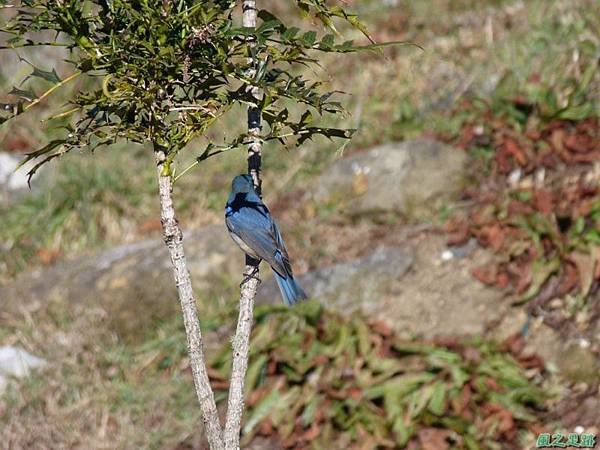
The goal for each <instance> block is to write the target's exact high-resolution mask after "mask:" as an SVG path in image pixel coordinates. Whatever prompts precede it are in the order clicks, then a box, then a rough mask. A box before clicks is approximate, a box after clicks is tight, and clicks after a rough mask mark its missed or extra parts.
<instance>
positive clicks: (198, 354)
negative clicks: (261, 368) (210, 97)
mask: <svg viewBox="0 0 600 450" xmlns="http://www.w3.org/2000/svg"><path fill="white" fill-rule="evenodd" d="M155 155H156V164H157V170H158V186H159V194H160V209H161V211H160V212H161V214H160V217H161V223H162V227H163V236H164V240H165V244H166V245H167V248H168V249H169V254H170V255H171V262H172V263H173V272H174V275H175V284H176V285H177V291H178V293H179V301H180V303H181V310H182V313H183V324H184V326H185V333H186V336H187V346H188V354H189V357H190V366H191V368H192V375H193V378H194V386H195V388H196V395H197V397H198V401H199V402H200V407H201V409H202V419H203V421H204V426H205V430H206V436H207V438H208V442H209V445H210V448H211V450H222V449H224V443H223V432H222V429H221V424H220V422H219V413H218V411H217V406H216V403H215V397H214V394H213V391H212V389H211V387H210V381H209V379H208V373H207V371H206V360H205V358H204V351H203V348H202V334H201V332H200V322H199V321H198V309H197V307H196V301H195V299H194V293H193V291H192V280H191V278H190V272H189V270H188V268H187V264H186V260H185V254H184V251H183V233H182V232H181V228H180V227H179V223H178V221H177V218H176V217H175V210H174V208H173V199H172V190H173V183H172V178H171V174H169V173H166V174H165V173H164V162H165V159H166V155H165V152H164V150H162V149H160V148H155Z"/></svg>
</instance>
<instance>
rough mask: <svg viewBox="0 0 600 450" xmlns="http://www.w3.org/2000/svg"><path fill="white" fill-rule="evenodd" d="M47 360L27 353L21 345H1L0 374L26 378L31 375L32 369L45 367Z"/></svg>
mask: <svg viewBox="0 0 600 450" xmlns="http://www.w3.org/2000/svg"><path fill="white" fill-rule="evenodd" d="M46 364H47V363H46V361H45V360H43V359H42V358H38V357H37V356H33V355H32V354H30V353H27V352H26V351H25V350H23V349H22V348H19V347H12V346H4V347H0V375H3V376H8V377H15V378H24V377H27V376H29V373H30V371H31V369H37V368H40V367H44V366H45V365H46Z"/></svg>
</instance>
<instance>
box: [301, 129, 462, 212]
mask: <svg viewBox="0 0 600 450" xmlns="http://www.w3.org/2000/svg"><path fill="white" fill-rule="evenodd" d="M466 161H467V158H466V155H465V153H464V152H462V151H460V150H458V149H454V148H452V147H449V146H447V145H445V144H441V143H439V142H436V141H433V140H430V139H415V140H410V141H405V142H401V143H396V144H387V145H382V146H379V147H375V148H373V149H371V150H368V151H365V152H361V153H358V154H356V155H353V156H350V157H348V158H344V159H341V160H340V161H337V162H336V163H334V164H333V165H332V166H331V167H330V168H329V169H328V170H326V171H325V172H324V173H323V174H322V175H321V177H320V178H319V180H318V181H317V182H316V183H315V186H317V188H316V191H315V192H314V194H313V195H312V198H313V199H314V200H315V201H317V202H319V203H335V204H336V205H337V206H339V207H341V208H342V209H344V210H345V211H346V212H347V213H349V214H350V215H354V216H355V215H364V214H381V213H393V214H401V215H404V216H407V217H413V218H419V217H426V216H429V215H431V214H432V213H433V212H435V211H436V210H437V209H438V208H439V207H440V206H441V205H443V204H444V202H447V201H449V200H451V199H452V198H453V196H455V195H456V193H457V192H458V191H459V190H460V188H461V187H462V182H463V176H464V167H465V164H466Z"/></svg>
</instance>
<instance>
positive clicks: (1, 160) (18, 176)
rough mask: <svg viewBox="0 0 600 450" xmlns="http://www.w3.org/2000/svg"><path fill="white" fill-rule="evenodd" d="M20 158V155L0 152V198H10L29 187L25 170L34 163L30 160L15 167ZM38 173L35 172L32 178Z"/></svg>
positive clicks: (27, 170)
mask: <svg viewBox="0 0 600 450" xmlns="http://www.w3.org/2000/svg"><path fill="white" fill-rule="evenodd" d="M21 160H22V156H19V155H13V154H11V153H2V152H0V200H5V199H12V198H13V197H14V196H15V195H16V194H19V193H21V192H23V191H25V190H27V189H29V185H28V184H27V180H28V176H27V172H29V170H30V169H31V168H32V167H33V166H34V163H33V162H31V161H30V162H28V163H27V164H25V165H23V167H19V168H18V169H17V167H18V166H19V163H20V162H21ZM38 175H39V172H36V174H35V176H34V177H33V179H36V178H37V177H38Z"/></svg>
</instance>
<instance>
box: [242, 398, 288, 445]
mask: <svg viewBox="0 0 600 450" xmlns="http://www.w3.org/2000/svg"><path fill="white" fill-rule="evenodd" d="M280 401H281V394H280V393H279V391H277V390H273V391H271V392H270V393H269V394H268V395H267V396H266V397H265V398H264V399H263V400H262V401H261V402H260V403H259V404H258V405H257V406H256V407H255V408H254V409H253V411H252V414H251V415H250V417H248V420H247V421H246V424H245V425H244V434H249V433H251V432H252V430H253V429H254V428H255V427H256V426H257V425H258V424H259V423H260V422H262V420H263V419H265V418H266V417H267V416H268V415H269V414H270V413H271V411H272V410H274V409H275V406H276V405H277V404H278V403H279V402H280Z"/></svg>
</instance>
